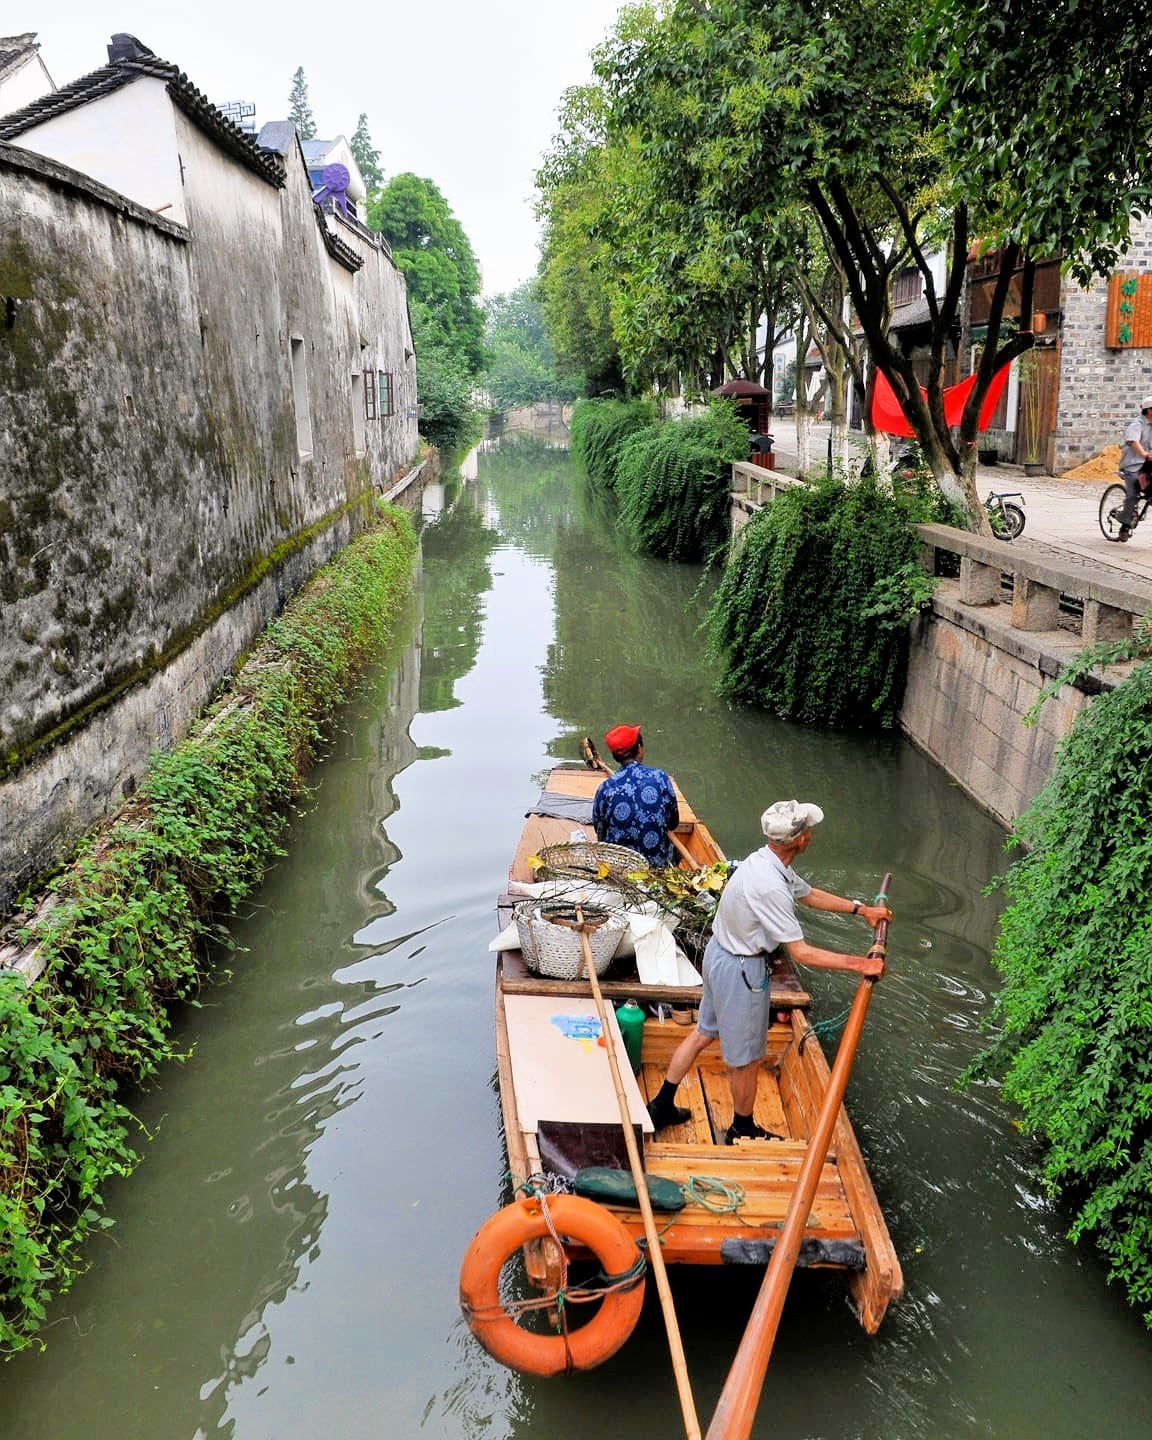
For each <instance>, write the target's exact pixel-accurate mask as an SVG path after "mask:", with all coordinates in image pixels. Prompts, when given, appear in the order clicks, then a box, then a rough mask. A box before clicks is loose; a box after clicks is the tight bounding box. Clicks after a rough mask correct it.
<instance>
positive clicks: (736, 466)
mask: <svg viewBox="0 0 1152 1440" xmlns="http://www.w3.org/2000/svg"><path fill="white" fill-rule="evenodd" d="M803 483H804V482H803V480H800V479H798V478H797V477H796V476H795V475H789V474H788V472H787V471H785V470H767V469H765V468H764V466H763V465H755V464H753V463H752V462H751V461H750V460H736V461H734V462H733V464H732V487H731V491H730V494H731V500H732V510H731V514H732V533H733V535H735V534H737V533H738V532H739V531H741V530H743V528H744V526H745V525H747V523H748V521H749V520H751V518H752V516H753V515H755V513H756V511H757V510H761V509H763V507H764V506H765V505H766V504H767V503H768V501H769V500H775V498H776V495H777V493H778V492H779V491H780V490H783V489H786V488H787V487H788V486H789V485H803Z"/></svg>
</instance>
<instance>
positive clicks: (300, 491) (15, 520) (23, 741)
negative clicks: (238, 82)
mask: <svg viewBox="0 0 1152 1440" xmlns="http://www.w3.org/2000/svg"><path fill="white" fill-rule="evenodd" d="M181 143H182V145H183V153H184V155H185V158H186V160H187V162H188V167H187V169H188V176H189V179H188V195H187V199H188V207H187V208H188V214H189V225H188V226H183V225H177V224H175V223H173V222H171V221H169V220H166V219H165V218H164V217H163V216H160V215H157V214H156V213H154V212H151V211H149V210H146V209H143V208H142V207H141V206H139V205H137V204H136V203H134V202H133V201H131V200H128V199H126V198H125V197H124V196H122V195H118V194H116V193H115V192H114V191H110V190H108V189H106V188H105V187H104V186H102V185H100V184H98V183H97V182H96V181H94V180H92V179H90V178H89V177H87V176H84V175H81V174H80V173H79V172H77V171H75V170H71V169H69V168H68V167H67V166H64V165H62V164H61V163H60V162H58V161H55V160H51V159H48V158H46V157H44V156H41V155H38V154H35V153H32V152H31V151H29V150H26V149H18V148H15V147H13V146H10V145H7V144H2V143H0V214H2V215H3V216H4V223H3V225H2V226H0V916H2V915H3V913H4V911H5V909H6V908H8V903H9V901H10V899H11V897H12V896H13V895H14V894H15V893H17V892H18V891H19V889H20V888H22V887H23V886H24V885H25V884H26V883H28V882H29V881H30V880H31V879H32V878H33V877H34V876H35V874H37V873H38V872H39V871H40V870H42V869H43V868H45V866H47V865H48V864H50V863H51V862H52V860H53V859H54V857H55V855H56V853H58V851H59V850H61V849H63V848H64V847H65V846H66V845H67V844H69V843H71V842H72V841H73V840H75V839H76V838H77V837H78V836H79V835H80V834H82V833H83V832H84V831H85V830H86V829H88V828H89V827H90V826H91V825H92V824H93V823H94V822H95V821H96V820H98V819H99V818H100V817H101V815H102V814H104V813H105V812H106V811H107V810H108V809H109V808H111V807H112V806H114V805H115V803H116V802H117V801H118V799H119V798H120V795H121V794H123V793H124V792H125V791H126V790H128V789H130V788H131V786H132V785H133V784H134V783H135V782H136V780H137V779H138V778H139V775H140V773H141V771H142V769H143V765H144V763H145V761H146V758H147V755H148V752H149V751H150V750H151V749H153V748H155V747H157V746H161V747H164V746H167V745H169V744H172V743H174V742H175V741H177V740H179V739H180V738H182V737H183V735H184V734H185V733H186V732H187V729H188V726H189V725H190V723H191V721H192V719H193V718H194V717H195V714H196V713H197V711H198V709H199V708H200V707H201V706H202V704H203V703H204V701H205V700H206V699H207V698H208V696H209V695H210V694H211V692H212V690H213V689H214V688H215V686H216V685H217V684H218V683H219V681H220V680H221V678H222V677H223V676H224V675H226V674H227V673H228V671H229V669H230V668H231V666H232V664H233V663H234V661H235V659H236V656H237V655H238V654H239V653H241V652H242V651H243V650H244V649H246V648H247V647H248V646H249V645H250V644H251V643H252V640H253V639H254V638H255V636H256V635H257V634H258V633H259V631H260V629H261V628H263V626H264V625H265V624H267V622H268V621H269V620H270V619H271V618H272V617H273V616H274V615H275V614H276V613H277V611H278V610H279V609H280V608H281V607H282V606H283V604H284V602H285V600H286V599H287V598H288V597H289V596H290V595H291V594H292V593H293V592H294V590H295V589H297V588H298V587H299V585H301V584H302V583H303V582H304V580H306V579H307V578H308V576H309V575H310V574H311V573H312V571H313V570H314V569H315V568H316V567H317V566H318V565H320V564H322V563H324V562H325V561H326V560H327V559H329V558H330V557H331V556H332V555H333V554H334V553H335V552H336V551H337V550H338V549H339V548H341V547H342V546H343V545H345V544H347V543H348V541H349V539H350V538H351V537H352V535H353V534H354V533H355V531H356V529H357V528H358V527H359V525H360V524H361V523H362V516H363V514H364V513H365V512H364V507H365V506H367V505H369V504H370V503H371V500H372V497H373V495H376V494H381V493H383V492H384V491H385V490H387V489H388V488H390V484H391V482H392V480H393V478H394V477H395V475H396V474H397V472H398V470H399V469H401V468H403V466H404V465H405V464H410V463H411V462H413V461H414V460H415V458H416V450H417V444H418V437H417V432H416V421H415V400H416V394H415V370H414V363H413V359H412V349H411V347H412V341H411V333H410V330H409V327H408V318H407V304H406V294H405V285H404V279H403V276H402V275H401V274H400V273H399V271H398V270H397V269H396V267H395V266H394V264H393V263H392V260H391V257H390V255H388V254H387V251H386V247H383V246H378V245H376V244H375V243H374V242H373V239H372V237H370V236H367V237H365V236H359V235H357V234H355V233H352V229H351V227H348V226H341V227H340V228H341V230H342V234H341V235H340V237H339V239H340V244H339V245H338V246H337V245H334V244H333V243H332V240H331V234H330V233H329V231H328V229H327V227H326V223H325V221H324V220H323V219H322V217H320V216H319V215H318V212H317V211H316V210H315V207H314V206H313V204H312V200H311V187H310V183H309V181H308V177H307V171H306V169H305V168H304V165H303V161H302V158H300V157H299V156H289V157H288V164H287V165H286V167H285V168H286V179H285V184H284V186H283V187H282V188H277V187H276V186H275V185H272V184H269V183H268V182H267V180H266V179H263V178H261V177H260V176H258V175H256V174H254V173H253V172H252V171H251V170H250V169H246V168H244V167H243V166H239V165H237V164H235V163H234V162H233V160H232V159H231V157H230V156H228V155H227V154H225V153H224V152H222V151H219V150H218V149H216V148H214V147H213V145H212V144H211V143H210V141H209V140H207V139H206V138H205V137H204V136H203V135H201V134H199V133H193V132H192V130H191V129H189V128H188V127H185V130H184V132H183V133H182V139H181ZM193 177H194V179H193ZM333 223H334V224H338V223H339V222H333ZM333 249H335V250H336V251H337V254H336V256H335V258H334V256H333V253H332V252H333ZM357 262H359V263H357ZM296 337H301V339H300V340H299V342H297V339H296ZM293 347H297V348H302V349H303V351H304V352H306V371H307V385H308V391H307V396H306V402H307V410H308V414H309V419H310V425H311V431H310V433H311V442H310V445H309V447H308V450H307V453H306V452H305V448H304V446H302V445H301V443H300V439H299V428H298V421H299V412H300V400H299V398H298V395H297V394H296V393H295V392H294V388H293V375H294V372H293ZM377 370H380V371H387V372H391V373H393V374H394V376H395V377H396V384H395V390H396V393H395V399H396V406H395V410H394V413H393V414H392V415H391V416H389V417H388V418H387V419H386V420H385V419H384V418H383V417H381V418H380V419H379V420H377V421H370V420H369V421H368V422H367V423H366V421H365V418H364V415H363V411H364V404H363V398H362V394H361V395H360V397H359V399H358V392H357V390H356V388H355V387H356V385H357V384H358V383H360V377H361V376H362V375H363V373H365V372H367V371H371V372H373V373H375V372H376V371H377Z"/></svg>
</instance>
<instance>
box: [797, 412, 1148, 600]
mask: <svg viewBox="0 0 1152 1440" xmlns="http://www.w3.org/2000/svg"><path fill="white" fill-rule="evenodd" d="M772 433H773V435H774V436H775V437H776V443H775V446H774V448H775V450H776V451H777V452H779V453H780V455H781V458H782V460H783V459H784V458H785V457H789V458H790V457H794V456H795V453H796V426H795V422H794V421H792V420H785V419H782V418H776V417H773V424H772ZM828 433H829V427H828V426H827V425H813V426H812V454H813V457H816V456H820V455H825V454H826V453H827V448H828ZM863 443H864V442H863V439H862V438H861V440H860V444H861V446H863ZM976 475H977V485H978V487H979V491H980V496H981V498H982V499H983V497H984V496H985V495H987V494H988V492H989V490H999V491H1011V490H1018V491H1020V492H1021V493H1022V494H1023V496H1024V510H1025V512H1026V514H1027V516H1028V521H1027V524H1026V525H1025V527H1024V534H1023V535H1022V536H1021V537H1020V539H1019V540H1017V541H1016V542H1015V543H1016V544H1017V545H1018V546H1022V547H1023V546H1027V547H1028V548H1030V549H1033V550H1037V551H1039V552H1041V553H1044V554H1048V555H1065V556H1069V557H1072V558H1074V559H1076V560H1077V561H1078V562H1080V563H1081V564H1091V565H1094V566H1096V567H1097V568H1099V570H1100V571H1101V572H1102V573H1109V574H1115V575H1129V576H1132V577H1134V578H1137V579H1139V580H1142V581H1152V517H1150V520H1149V523H1147V524H1145V525H1143V526H1141V527H1140V528H1139V529H1138V530H1137V531H1136V533H1135V535H1133V537H1132V539H1131V540H1129V541H1128V542H1127V543H1126V544H1122V545H1121V544H1117V543H1116V542H1114V541H1111V540H1105V538H1104V536H1103V535H1102V534H1101V533H1100V523H1099V520H1098V518H1097V517H1098V513H1099V508H1100V497H1101V495H1102V494H1103V493H1104V490H1105V489H1106V487H1107V486H1108V485H1110V484H1111V483H1112V481H1110V480H1059V479H1055V478H1054V477H1053V476H1051V475H1047V476H1042V477H1040V478H1039V479H1027V478H1025V476H1024V472H1023V470H1022V469H1021V468H1020V467H1019V466H1018V465H991V466H990V465H979V466H977V469H976ZM1117 483H1118V477H1117Z"/></svg>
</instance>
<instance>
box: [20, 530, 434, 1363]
mask: <svg viewBox="0 0 1152 1440" xmlns="http://www.w3.org/2000/svg"><path fill="white" fill-rule="evenodd" d="M414 553H415V537H414V536H413V533H412V529H411V526H410V525H409V524H408V521H407V519H406V518H405V517H404V516H403V515H401V514H400V513H399V512H397V511H393V510H390V509H386V510H385V511H384V514H383V517H382V523H381V524H380V526H379V527H378V528H375V529H373V530H372V531H371V532H370V533H368V534H366V535H365V536H363V537H361V538H360V539H359V540H357V541H356V542H354V543H353V544H352V545H351V546H349V548H348V549H347V550H346V551H345V552H344V553H343V554H342V555H341V556H340V557H338V558H337V560H335V561H334V562H333V563H332V565H330V566H328V567H327V568H326V569H325V570H324V571H322V572H321V574H320V575H319V576H318V577H317V579H316V580H315V581H314V582H313V584H312V585H311V586H310V587H309V588H308V589H307V590H306V592H305V593H304V594H302V595H301V596H300V597H299V598H298V599H297V600H296V601H295V602H294V603H293V604H292V605H291V606H289V608H288V609H287V610H286V611H285V613H284V615H283V616H282V617H281V618H280V619H279V620H278V621H277V622H276V623H275V624H274V625H272V626H271V627H270V628H269V630H268V631H267V632H266V635H265V638H264V640H263V641H262V642H261V644H260V645H259V646H258V647H257V649H256V650H255V651H254V652H253V654H252V656H251V658H250V659H249V661H248V663H247V664H246V665H245V666H244V668H243V669H242V670H241V672H240V673H239V675H238V676H237V679H236V682H235V684H234V686H233V687H232V689H231V690H230V691H229V692H228V693H227V694H226V695H223V696H221V698H220V699H219V700H218V701H217V702H216V704H215V705H214V706H213V707H212V708H211V710H210V711H209V713H208V714H207V715H206V716H205V717H204V719H203V720H202V721H201V723H200V724H199V725H198V726H197V728H196V730H195V731H194V733H193V734H192V735H191V736H190V737H189V739H188V740H187V741H185V742H184V743H183V744H182V745H179V746H177V747H176V748H175V749H173V750H171V751H169V752H168V753H166V754H164V755H157V756H156V757H155V759H154V761H153V764H152V766H151V768H150V770H149V773H148V775H147V776H146V777H145V779H144V781H143V782H142V783H141V786H140V788H139V790H138V791H137V793H136V794H135V795H134V796H133V797H132V799H131V800H130V801H129V802H128V803H127V804H126V806H125V807H124V809H123V810H122V811H121V812H120V813H119V814H118V815H117V816H115V817H114V818H113V819H112V821H111V822H110V823H109V824H108V825H106V826H105V827H103V828H102V829H101V830H99V831H98V832H97V833H96V834H95V835H94V836H93V837H92V838H90V839H89V840H88V841H87V842H86V843H85V844H84V845H83V847H82V848H81V850H80V852H79V854H78V856H77V857H76V859H75V860H74V861H73V863H71V864H70V865H68V866H67V867H66V868H65V869H64V870H63V871H62V872H61V874H60V875H59V877H58V878H57V880H56V882H55V884H54V885H53V887H52V890H51V892H50V894H49V895H48V896H47V897H46V899H45V903H43V904H41V905H39V906H38V907H37V910H36V912H35V918H25V919H24V920H23V921H17V922H14V924H13V925H12V926H10V931H11V930H14V931H15V933H16V934H17V936H18V938H19V939H20V940H22V941H23V943H24V945H25V946H26V947H27V949H28V951H29V952H31V951H32V950H33V949H34V950H35V953H36V957H37V960H38V961H39V963H40V964H41V965H43V967H44V968H43V973H42V974H41V976H40V978H39V979H38V980H36V981H34V982H33V983H30V984H29V983H26V982H25V980H24V978H23V976H22V975H21V974H20V973H19V972H17V971H15V970H12V969H5V970H0V1354H2V1353H4V1352H10V1351H12V1350H17V1349H20V1348H22V1347H23V1346H26V1345H27V1344H28V1343H29V1342H30V1340H31V1338H32V1336H33V1335H34V1333H35V1331H36V1329H37V1328H38V1326H39V1325H40V1324H41V1322H42V1321H43V1320H44V1318H45V1313H46V1305H47V1301H48V1298H49V1296H50V1294H51V1293H52V1292H57V1293H59V1292H62V1291H65V1290H67V1288H68V1286H69V1284H70V1283H71V1281H72V1279H73V1278H74V1276H75V1275H76V1274H77V1273H78V1272H79V1271H80V1270H81V1269H82V1268H83V1255H82V1246H83V1242H84V1241H85V1239H86V1238H87V1237H88V1236H89V1235H90V1234H91V1233H92V1232H93V1231H94V1230H101V1229H105V1228H107V1227H108V1226H109V1225H110V1224H111V1221H110V1219H109V1218H108V1217H107V1216H106V1215H105V1214H104V1213H103V1205H102V1196H103V1190H104V1187H105V1185H106V1183H107V1182H108V1180H109V1179H111V1178H112V1177H114V1176H117V1175H125V1174H127V1173H128V1172H129V1171H130V1170H131V1169H132V1168H133V1166H134V1165H135V1164H136V1161H137V1159H138V1156H137V1154H136V1151H135V1145H136V1143H137V1136H138V1133H139V1132H140V1127H139V1126H138V1124H137V1123H136V1121H135V1120H134V1118H133V1115H132V1112H131V1110H130V1108H129V1105H130V1097H131V1093H132V1089H133V1088H134V1087H136V1086H138V1085H139V1084H140V1083H141V1082H142V1081H146V1080H147V1079H148V1078H149V1077H150V1076H152V1075H153V1074H155V1072H156V1071H157V1069H158V1068H159V1066H160V1065H161V1064H162V1063H163V1062H164V1061H165V1060H169V1059H173V1058H178V1052H177V1051H176V1049H175V1047H174V1045H173V1042H172V1038H171V1033H170V1016H169V1009H170V1007H171V1006H172V1004H173V1002H176V1001H185V1002H187V1003H190V1004H196V997H197V994H198V992H199V989H200V986H201V984H202V983H203V982H204V980H205V978H206V977H207V974H208V972H209V969H210V954H211V950H210V947H211V946H212V944H213V942H217V943H219V942H222V943H223V944H224V946H225V947H227V943H228V941H227V932H226V931H225V930H224V929H223V928H222V927H221V925H220V923H219V921H220V918H221V917H223V916H226V915H227V914H229V913H231V912H232V911H233V910H234V909H235V906H236V904H237V902H238V901H239V900H240V898H241V897H242V896H243V895H245V894H246V893H248V892H249V891H250V890H251V889H252V888H253V886H255V885H256V884H257V882H258V881H259V879H260V876H261V874H262V873H263V870H264V868H265V867H266V866H267V864H268V863H269V862H270V861H271V860H272V859H273V858H274V857H275V856H276V855H278V854H279V853H281V852H280V849H279V844H280V839H281V837H282V835H283V832H284V827H285V824H286V820H287V817H288V815H289V814H290V813H291V807H292V804H293V802H294V800H295V799H296V797H297V796H298V795H299V794H300V791H301V789H302V785H303V776H304V773H305V771H306V770H307V767H308V764H309V761H310V759H311V757H312V756H313V755H314V753H315V751H316V749H317V746H318V745H319V744H320V742H321V741H322V740H323V738H324V736H325V735H326V733H327V724H328V721H329V718H330V717H331V715H332V713H333V711H334V710H335V707H336V706H337V705H339V704H340V703H341V702H342V701H343V700H344V699H346V698H347V696H348V694H349V693H350V688H351V685H352V683H353V679H354V677H355V675H356V673H357V671H358V670H359V668H360V667H361V666H362V665H363V664H364V663H365V661H366V659H367V658H368V657H369V656H370V655H371V654H373V653H375V652H376V651H377V650H378V649H379V647H380V646H381V644H382V643H383V642H384V640H385V639H386V638H387V636H388V635H389V634H390V633H391V631H392V629H393V626H394V623H395V619H396V616H397V614H398V611H399V608H400V605H401V602H402V600H403V597H404V596H405V594H406V593H407V591H408V588H409V584H410V576H411V571H412V560H413V555H414Z"/></svg>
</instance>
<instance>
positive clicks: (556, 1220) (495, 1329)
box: [460, 1195, 644, 1375]
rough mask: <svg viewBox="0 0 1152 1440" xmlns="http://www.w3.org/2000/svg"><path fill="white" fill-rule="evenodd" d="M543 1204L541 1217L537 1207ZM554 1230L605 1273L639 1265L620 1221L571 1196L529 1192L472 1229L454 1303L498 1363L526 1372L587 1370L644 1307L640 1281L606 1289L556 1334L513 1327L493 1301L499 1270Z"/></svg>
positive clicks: (620, 1339)
mask: <svg viewBox="0 0 1152 1440" xmlns="http://www.w3.org/2000/svg"><path fill="white" fill-rule="evenodd" d="M543 1203H546V1204H547V1206H548V1219H546V1218H545V1215H544V1210H543V1208H542V1204H543ZM549 1219H550V1220H551V1222H552V1227H553V1229H555V1231H556V1233H557V1235H559V1236H560V1237H561V1238H562V1239H564V1240H571V1241H573V1242H574V1243H575V1244H578V1245H582V1246H584V1247H585V1248H586V1249H588V1250H591V1251H592V1253H593V1255H595V1257H596V1259H597V1260H599V1262H600V1268H601V1270H602V1271H603V1273H604V1274H605V1275H607V1276H622V1275H626V1274H627V1273H628V1272H629V1271H632V1270H633V1269H636V1268H638V1267H637V1261H638V1260H639V1258H640V1250H639V1247H638V1246H637V1244H636V1242H635V1240H633V1238H632V1236H631V1235H629V1233H628V1231H627V1230H626V1229H625V1227H624V1225H623V1224H622V1223H621V1221H619V1220H617V1218H616V1216H615V1215H613V1214H612V1213H611V1212H610V1211H608V1210H605V1209H604V1207H603V1206H602V1205H597V1204H596V1203H595V1202H594V1201H592V1200H585V1199H582V1198H581V1197H580V1196H578V1195H548V1196H545V1197H543V1201H542V1199H541V1198H538V1197H536V1196H529V1197H527V1198H525V1199H523V1200H517V1201H515V1202H514V1203H513V1204H511V1205H506V1206H505V1207H504V1209H503V1210H499V1211H497V1213H496V1214H495V1215H493V1216H492V1218H491V1219H490V1220H486V1221H485V1222H484V1224H483V1225H481V1227H480V1229H479V1230H477V1232H476V1234H475V1236H474V1238H473V1240H472V1243H471V1245H469V1247H468V1250H467V1252H466V1253H465V1256H464V1263H463V1265H462V1266H461V1267H460V1307H461V1309H462V1310H463V1311H464V1316H465V1319H466V1320H467V1321H468V1328H469V1329H470V1330H471V1331H472V1333H473V1335H475V1336H476V1338H477V1340H479V1341H480V1343H481V1345H483V1346H484V1348H485V1350H487V1351H488V1353H489V1355H492V1356H494V1357H495V1358H496V1359H497V1360H499V1361H500V1363H501V1364H502V1365H508V1366H510V1367H511V1368H512V1369H513V1370H520V1371H523V1372H524V1373H526V1374H528V1375H563V1374H564V1373H565V1372H566V1371H568V1370H592V1369H594V1368H595V1367H596V1366H597V1365H602V1364H603V1363H604V1361H605V1360H607V1359H608V1358H609V1356H611V1355H615V1353H616V1351H617V1350H619V1348H620V1347H621V1345H623V1344H624V1342H625V1340H627V1338H628V1336H629V1335H631V1333H632V1331H633V1330H634V1329H635V1328H636V1321H637V1320H638V1319H639V1318H640V1310H641V1307H642V1306H643V1304H644V1278H643V1272H642V1271H641V1272H640V1274H639V1276H638V1279H637V1283H636V1284H634V1285H632V1286H630V1287H627V1288H621V1289H618V1290H610V1291H609V1292H608V1293H607V1294H606V1295H605V1297H604V1299H603V1300H602V1301H601V1303H600V1308H599V1310H597V1312H596V1314H595V1315H593V1317H592V1318H591V1319H590V1320H589V1321H588V1323H587V1324H586V1325H581V1326H580V1328H579V1329H573V1330H570V1331H568V1332H567V1333H566V1334H563V1335H539V1334H534V1333H533V1332H532V1331H529V1330H525V1329H523V1328H522V1327H521V1326H519V1325H518V1324H517V1323H516V1321H515V1320H514V1319H513V1318H512V1316H511V1315H510V1314H509V1313H508V1312H507V1311H506V1310H505V1309H504V1305H503V1301H502V1300H501V1298H500V1272H501V1270H502V1269H503V1268H504V1265H505V1263H506V1262H507V1260H508V1259H509V1258H510V1257H511V1256H512V1255H514V1254H515V1253H516V1251H517V1250H519V1249H520V1247H521V1246H522V1245H525V1244H527V1243H528V1241H530V1240H540V1239H543V1238H544V1236H546V1235H549V1234H550V1233H551V1231H550V1230H549V1226H548V1220H549Z"/></svg>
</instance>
